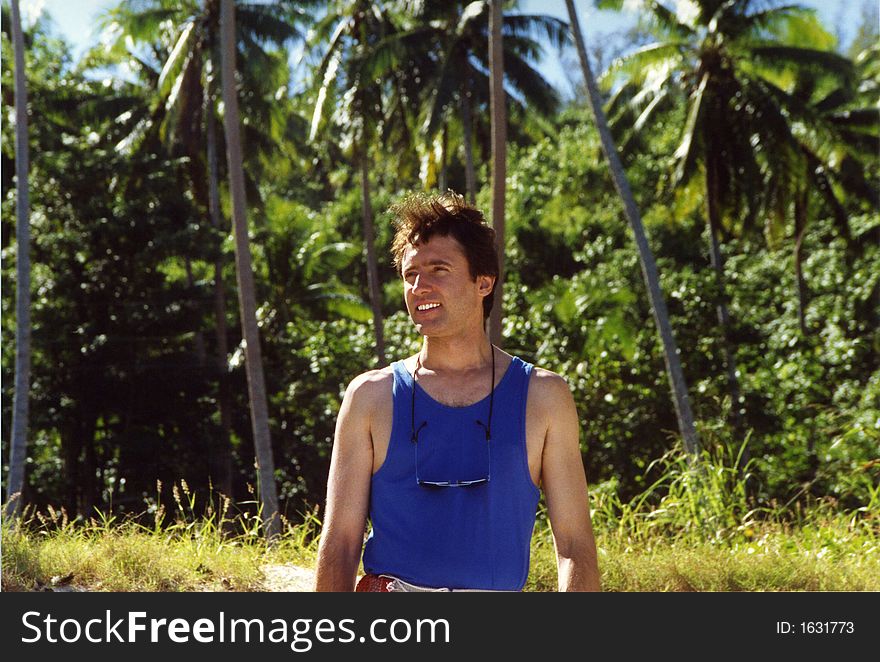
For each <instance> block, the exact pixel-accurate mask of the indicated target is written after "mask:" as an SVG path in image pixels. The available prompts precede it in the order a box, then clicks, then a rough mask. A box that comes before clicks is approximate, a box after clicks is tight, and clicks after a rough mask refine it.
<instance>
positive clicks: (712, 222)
mask: <svg viewBox="0 0 880 662" xmlns="http://www.w3.org/2000/svg"><path fill="white" fill-rule="evenodd" d="M707 127H708V125H707ZM709 130H710V129H708V128H707V131H709ZM707 138H708V137H707ZM706 144H707V145H710V144H711V141H709V140H708V139H707V142H706ZM717 159H718V155H717V154H716V153H715V152H714V150H712V149H708V148H707V150H706V207H707V208H708V219H709V253H710V259H711V262H712V269H713V270H714V271H715V281H716V283H717V287H718V302H717V304H716V310H717V313H718V324H719V326H720V327H721V348H722V352H723V354H724V363H725V367H726V370H727V388H728V391H729V392H730V422H731V425H732V426H733V429H734V434H735V435H739V434H740V433H742V431H743V430H742V414H741V413H740V409H741V408H742V402H741V397H740V389H739V378H738V377H737V376H736V355H735V352H734V349H733V343H732V341H731V338H730V313H729V312H728V309H727V287H726V284H725V279H724V258H723V257H722V255H721V244H720V242H719V240H718V233H719V231H720V228H721V210H720V209H719V207H718V198H719V194H718V161H717ZM743 458H745V459H746V460H747V458H748V452H744V453H743ZM744 461H745V460H744Z"/></svg>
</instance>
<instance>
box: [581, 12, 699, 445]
mask: <svg viewBox="0 0 880 662" xmlns="http://www.w3.org/2000/svg"><path fill="white" fill-rule="evenodd" d="M565 4H566V7H567V8H568V16H569V22H570V23H571V30H572V32H573V33H574V39H575V44H576V45H577V52H578V58H579V59H580V63H581V69H582V70H583V74H584V81H585V82H586V85H587V96H588V98H589V100H590V108H591V110H592V111H593V119H594V121H595V122H596V128H597V129H598V131H599V138H600V140H601V141H602V151H603V152H604V153H605V158H606V159H608V163H609V166H610V168H611V176H612V178H613V180H614V186H615V188H616V189H617V193H618V195H620V198H621V200H622V201H623V207H624V210H625V211H626V218H627V220H628V221H629V224H630V227H631V228H632V231H633V236H634V237H635V242H636V247H637V248H638V252H639V263H640V264H641V267H642V277H643V278H644V280H645V287H646V289H647V290H648V298H649V299H650V301H651V310H652V312H653V313H654V322H655V323H656V324H657V329H658V331H659V332H660V340H661V342H662V345H663V360H664V361H665V363H666V374H667V375H668V377H669V387H670V389H671V390H672V402H673V404H674V406H675V415H676V418H677V419H678V429H679V432H681V438H682V440H683V442H684V447H685V449H686V450H687V452H688V453H691V454H693V455H696V454H697V453H698V452H699V450H700V439H699V437H698V436H697V430H696V427H695V426H694V415H693V413H692V411H691V404H690V399H689V397H688V389H687V383H686V382H685V379H684V372H683V371H682V368H681V361H680V359H679V357H678V346H677V345H676V342H675V337H674V336H673V334H672V326H671V325H670V323H669V312H668V311H667V309H666V299H665V298H664V296H663V290H662V289H661V287H660V275H659V274H658V272H657V263H656V262H655V261H654V253H653V252H652V251H651V247H650V246H649V245H648V240H647V237H646V236H645V229H644V226H643V225H642V217H641V214H640V213H639V209H638V207H637V206H636V202H635V198H633V194H632V190H631V189H630V186H629V180H628V179H627V177H626V173H625V172H624V169H623V164H622V163H621V162H620V156H619V155H618V153H617V147H616V146H615V144H614V140H613V138H612V137H611V131H609V130H608V121H607V119H606V118H605V112H604V111H603V110H602V98H601V96H600V95H599V88H598V87H597V86H596V80H595V79H594V78H593V73H592V71H591V70H590V63H589V61H588V60H587V51H586V48H585V46H584V38H583V35H582V34H581V29H580V24H579V23H578V19H577V14H576V13H575V9H574V3H573V2H572V0H565Z"/></svg>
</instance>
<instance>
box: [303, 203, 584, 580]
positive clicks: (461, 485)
mask: <svg viewBox="0 0 880 662" xmlns="http://www.w3.org/2000/svg"><path fill="white" fill-rule="evenodd" d="M392 209H393V211H394V212H395V214H396V216H397V219H396V235H395V238H394V243H393V246H392V252H393V254H394V263H395V266H396V267H397V269H398V273H400V275H401V277H402V279H403V293H404V299H405V301H406V307H407V311H408V312H409V315H410V317H411V319H412V321H413V324H414V325H415V327H416V330H417V331H418V332H419V333H420V334H421V335H422V336H423V342H422V347H421V349H420V351H419V352H418V353H417V354H416V355H414V356H410V357H409V358H407V359H404V360H402V361H397V362H395V363H393V364H392V365H391V366H389V367H386V368H383V369H381V370H371V371H369V372H366V373H364V374H362V375H360V376H358V377H357V378H355V379H354V380H353V381H352V382H351V384H350V385H349V386H348V389H347V390H346V393H345V397H344V399H343V401H342V406H341V408H340V412H339V418H338V420H337V425H336V437H335V442H334V447H333V456H332V460H331V465H330V478H329V483H328V489H327V507H326V511H325V517H324V527H323V532H322V536H321V544H320V548H319V551H318V569H317V580H316V589H317V590H318V591H351V590H352V589H355V580H356V578H357V571H358V563H359V561H360V560H361V549H362V547H363V548H364V550H363V565H364V570H365V573H366V574H365V576H364V577H363V578H362V579H361V581H360V582H359V583H358V585H357V589H356V590H358V591H373V592H375V591H418V590H505V591H519V590H522V588H523V586H524V584H525V582H526V579H527V577H528V571H529V549H530V540H531V535H532V530H533V528H534V522H535V513H536V508H537V505H538V499H539V496H540V492H539V486H540V488H541V489H543V491H544V495H545V498H546V502H547V512H548V515H549V519H550V524H551V527H552V530H553V538H554V542H555V546H556V556H557V567H558V577H559V580H558V583H559V590H560V591H583V590H592V591H595V590H599V571H598V565H597V559H596V547H595V541H594V539H593V531H592V525H591V522H590V511H589V501H588V496H587V481H586V477H585V475H584V470H583V462H582V460H581V455H580V450H579V446H578V417H577V412H576V410H575V405H574V399H573V398H572V395H571V391H570V390H569V388H568V386H567V384H566V383H565V381H564V380H563V379H562V378H561V377H559V376H558V375H555V374H554V373H552V372H550V371H548V370H543V369H541V368H533V366H531V365H529V364H527V363H525V362H523V361H522V360H520V359H519V358H515V357H513V356H511V355H509V354H507V353H505V352H503V351H501V350H500V349H498V348H497V347H494V346H493V345H491V344H490V342H489V340H488V338H487V336H486V332H485V330H484V329H485V320H486V319H487V318H488V316H489V311H490V310H491V309H492V303H493V294H494V287H495V282H496V279H497V277H498V258H497V254H496V251H495V246H494V239H495V233H494V231H493V230H492V228H491V227H489V226H488V225H487V224H486V223H485V221H484V219H483V216H482V214H481V213H480V212H479V211H477V210H476V209H474V208H473V207H470V206H468V205H466V204H465V202H464V200H463V198H461V197H460V196H457V195H455V194H453V193H447V194H443V195H441V196H438V197H434V198H427V197H425V196H421V197H409V198H406V199H404V201H403V202H401V203H400V204H398V205H396V206H395V207H393V208H392ZM368 516H369V518H370V521H371V525H372V530H371V533H370V537H369V539H368V540H367V542H366V546H364V543H363V536H364V530H365V525H366V521H367V517H368Z"/></svg>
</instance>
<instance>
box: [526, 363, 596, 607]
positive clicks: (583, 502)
mask: <svg viewBox="0 0 880 662" xmlns="http://www.w3.org/2000/svg"><path fill="white" fill-rule="evenodd" d="M535 377H537V379H538V384H536V385H539V388H538V389H536V395H537V396H538V398H539V402H540V403H541V405H542V407H541V408H542V410H543V411H544V412H545V415H546V416H547V419H546V420H547V421H548V426H547V436H546V439H545V441H544V450H543V455H542V462H541V483H542V487H543V489H544V495H545V498H546V501H547V514H548V516H549V518H550V526H551V527H552V529H553V541H554V543H555V546H556V563H557V568H558V575H559V580H558V581H559V590H560V591H599V590H601V588H600V584H599V564H598V559H597V556H596V541H595V538H594V536H593V525H592V521H591V519H590V502H589V494H588V491H587V478H586V475H585V473H584V464H583V460H582V458H581V453H580V445H579V428H580V426H579V422H578V415H577V410H576V408H575V404H574V398H573V397H572V395H571V390H570V389H569V387H568V384H566V383H565V380H564V379H562V378H561V377H559V376H558V375H555V374H553V373H549V372H547V371H543V370H542V371H540V373H539V374H537V375H535Z"/></svg>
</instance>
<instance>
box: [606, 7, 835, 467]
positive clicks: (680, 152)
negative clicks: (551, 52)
mask: <svg viewBox="0 0 880 662" xmlns="http://www.w3.org/2000/svg"><path fill="white" fill-rule="evenodd" d="M622 4H623V0H603V1H602V2H600V6H602V7H616V8H620V7H621V6H622ZM639 4H640V9H641V10H642V15H643V16H644V17H646V19H648V20H650V21H651V22H652V24H653V27H654V29H655V30H656V33H657V34H658V35H659V37H660V40H659V41H657V42H656V43H653V44H649V45H647V46H644V47H643V48H640V49H638V50H636V51H635V52H633V53H631V54H629V55H626V56H623V57H622V58H620V59H618V60H617V61H616V62H615V63H613V64H612V65H611V67H610V68H609V71H608V72H607V74H606V76H607V80H609V81H615V80H617V76H618V75H623V77H624V84H623V85H621V86H620V88H619V89H618V91H617V93H616V94H615V95H614V97H613V98H612V100H611V103H610V111H609V114H610V115H611V116H613V117H616V120H617V122H618V123H619V124H621V125H622V124H626V125H627V128H628V129H629V130H630V131H632V133H633V135H636V134H638V133H639V132H641V131H642V130H643V129H645V128H646V127H652V126H654V125H655V124H656V122H657V120H658V119H659V118H660V116H661V115H663V114H666V113H669V112H670V111H674V112H675V111H677V110H678V109H679V108H680V107H681V104H680V103H679V102H682V101H683V102H684V106H685V117H686V120H685V122H684V124H683V125H682V129H681V133H680V136H679V146H678V149H677V150H676V152H675V164H676V167H675V170H674V173H673V177H672V181H673V185H674V186H676V187H680V189H681V190H689V191H691V193H693V190H694V189H693V187H694V185H700V186H702V188H703V190H704V199H705V203H706V225H707V232H708V237H709V254H710V257H711V264H712V268H713V270H714V273H715V278H716V282H717V291H718V298H717V314H718V322H719V326H720V328H721V347H722V354H723V356H724V363H725V367H726V372H727V382H728V389H729V392H730V397H731V418H732V421H733V424H734V427H735V428H736V429H737V430H740V431H741V427H742V414H743V413H744V410H743V408H742V402H741V397H740V385H739V378H738V375H737V368H736V359H735V352H734V341H733V338H732V334H731V322H730V313H729V310H728V303H727V301H728V299H727V292H726V286H725V269H724V260H723V256H722V252H721V239H722V236H723V235H725V234H729V233H731V232H734V231H735V230H736V223H737V222H741V223H742V224H743V225H744V226H748V224H749V223H750V222H751V221H752V220H753V219H754V218H756V216H757V214H758V212H759V210H761V209H762V208H763V205H764V203H765V202H766V201H765V200H764V199H763V198H762V196H761V195H759V192H760V191H762V183H763V181H764V180H765V176H766V172H768V171H773V170H777V171H779V172H780V173H782V172H785V173H786V175H785V176H792V177H798V176H800V175H801V173H800V172H798V173H797V174H796V175H795V174H793V171H792V164H793V163H795V162H796V161H797V158H796V156H795V154H796V151H797V148H796V145H795V144H794V143H793V142H792V141H790V140H787V139H786V136H790V135H791V129H790V120H789V117H790V114H789V111H790V109H789V107H788V106H787V99H788V96H787V95H786V94H785V93H784V92H783V91H782V90H781V89H780V87H779V86H778V84H777V82H776V81H778V80H780V77H782V76H784V75H785V74H786V73H787V72H791V71H797V70H799V69H802V68H805V67H813V68H816V69H817V70H819V71H826V72H837V74H838V75H843V76H848V75H850V73H849V72H850V71H851V67H850V65H849V63H848V61H847V60H846V59H845V58H843V57H841V56H839V55H837V54H835V53H833V52H830V51H826V50H820V49H816V48H809V47H804V46H800V45H791V44H790V43H788V42H786V41H785V38H786V31H787V30H791V31H792V32H793V33H794V34H813V33H815V32H816V30H817V28H818V29H820V30H821V27H819V26H818V23H817V22H816V19H815V16H814V15H813V14H811V13H810V12H808V11H807V10H804V9H803V8H800V7H797V6H791V5H786V6H773V5H772V3H754V2H751V1H750V0H727V1H722V0H693V1H692V2H690V3H688V5H687V8H688V9H689V10H691V11H690V14H689V15H687V16H685V15H684V14H676V13H675V12H674V11H672V10H670V9H668V8H667V7H666V6H664V4H663V3H661V2H659V1H657V0H643V1H642V2H640V3H639ZM682 8H684V5H683V6H682ZM685 197H690V198H693V195H691V196H685ZM744 457H745V456H744Z"/></svg>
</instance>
